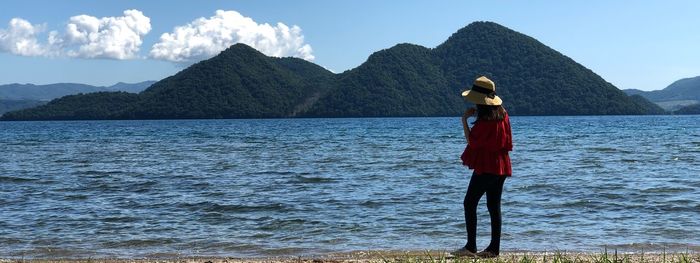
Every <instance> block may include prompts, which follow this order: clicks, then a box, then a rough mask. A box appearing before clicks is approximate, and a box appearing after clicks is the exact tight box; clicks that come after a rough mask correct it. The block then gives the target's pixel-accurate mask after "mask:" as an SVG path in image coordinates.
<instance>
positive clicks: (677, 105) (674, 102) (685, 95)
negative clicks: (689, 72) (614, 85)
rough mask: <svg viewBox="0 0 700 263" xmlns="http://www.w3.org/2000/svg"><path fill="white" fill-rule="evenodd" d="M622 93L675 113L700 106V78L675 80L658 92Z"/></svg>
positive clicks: (626, 91)
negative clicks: (638, 97) (641, 98)
mask: <svg viewBox="0 0 700 263" xmlns="http://www.w3.org/2000/svg"><path fill="white" fill-rule="evenodd" d="M623 91H624V92H625V93H626V94H628V95H640V96H642V97H644V98H646V99H648V100H649V101H651V102H654V103H656V104H658V105H659V106H661V107H662V108H664V109H666V110H668V111H677V110H679V109H681V108H683V107H686V106H691V105H694V104H700V76H697V77H690V78H682V79H679V80H676V81H674V82H673V83H671V84H669V85H668V86H666V87H665V88H663V89H660V90H652V91H643V90H638V89H625V90H623Z"/></svg>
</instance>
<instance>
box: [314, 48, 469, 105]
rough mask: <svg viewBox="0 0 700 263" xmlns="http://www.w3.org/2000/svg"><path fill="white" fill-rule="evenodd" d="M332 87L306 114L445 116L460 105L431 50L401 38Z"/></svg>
mask: <svg viewBox="0 0 700 263" xmlns="http://www.w3.org/2000/svg"><path fill="white" fill-rule="evenodd" d="M334 87H335V89H334V90H332V92H328V93H327V94H326V95H325V96H324V97H322V98H321V99H320V100H319V102H318V103H316V104H315V105H314V107H313V108H311V110H310V111H309V112H308V113H306V114H305V115H307V116H333V117H369V116H447V115H454V113H455V112H458V111H459V109H461V108H460V107H458V105H456V103H455V102H459V101H460V98H459V96H458V94H455V93H453V92H450V90H448V89H447V88H446V87H447V82H446V80H445V78H444V74H443V73H442V70H441V69H440V68H439V67H438V63H437V61H435V58H434V57H433V56H432V53H431V50H430V49H427V48H425V47H421V46H417V45H411V44H400V45H396V46H394V47H392V48H390V49H386V50H382V51H379V52H376V53H374V54H372V55H371V56H370V57H369V59H367V62H365V63H363V64H362V65H360V66H359V67H357V68H355V69H353V70H350V71H347V72H345V73H343V74H340V75H339V76H337V80H336V81H335V86H334Z"/></svg>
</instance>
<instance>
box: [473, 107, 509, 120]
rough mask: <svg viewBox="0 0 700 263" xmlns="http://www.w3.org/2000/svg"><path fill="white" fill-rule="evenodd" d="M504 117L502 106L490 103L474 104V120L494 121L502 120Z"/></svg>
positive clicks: (504, 112) (504, 110)
mask: <svg viewBox="0 0 700 263" xmlns="http://www.w3.org/2000/svg"><path fill="white" fill-rule="evenodd" d="M505 117H506V109H505V108H503V106H501V105H498V106H492V105H481V104H477V105H476V120H477V121H481V120H484V121H494V120H503V119H504V118H505Z"/></svg>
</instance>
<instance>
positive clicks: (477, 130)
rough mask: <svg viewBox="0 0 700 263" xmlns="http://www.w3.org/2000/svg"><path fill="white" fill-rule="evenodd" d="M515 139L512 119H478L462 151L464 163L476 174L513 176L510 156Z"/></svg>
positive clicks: (506, 117)
mask: <svg viewBox="0 0 700 263" xmlns="http://www.w3.org/2000/svg"><path fill="white" fill-rule="evenodd" d="M512 150H513V139H512V135H511V133H510V119H509V118H508V114H506V116H505V118H503V120H492V121H484V120H477V121H476V123H475V124H474V127H472V129H471V131H470V132H469V143H468V144H467V148H466V149H464V152H463V153H462V157H461V159H462V164H464V165H466V166H468V167H469V169H474V173H476V174H485V173H486V174H495V175H505V176H511V174H512V169H511V167H510V156H508V152H509V151H512Z"/></svg>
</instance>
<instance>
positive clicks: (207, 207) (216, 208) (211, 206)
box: [180, 202, 292, 213]
mask: <svg viewBox="0 0 700 263" xmlns="http://www.w3.org/2000/svg"><path fill="white" fill-rule="evenodd" d="M180 206H182V207H184V208H187V209H190V210H192V211H203V212H219V213H226V212H257V211H272V212H283V211H290V210H292V207H290V206H288V205H285V204H280V203H272V204H262V205H238V204H232V205H229V204H223V205H222V204H217V203H212V202H199V203H185V204H181V205H180Z"/></svg>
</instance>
